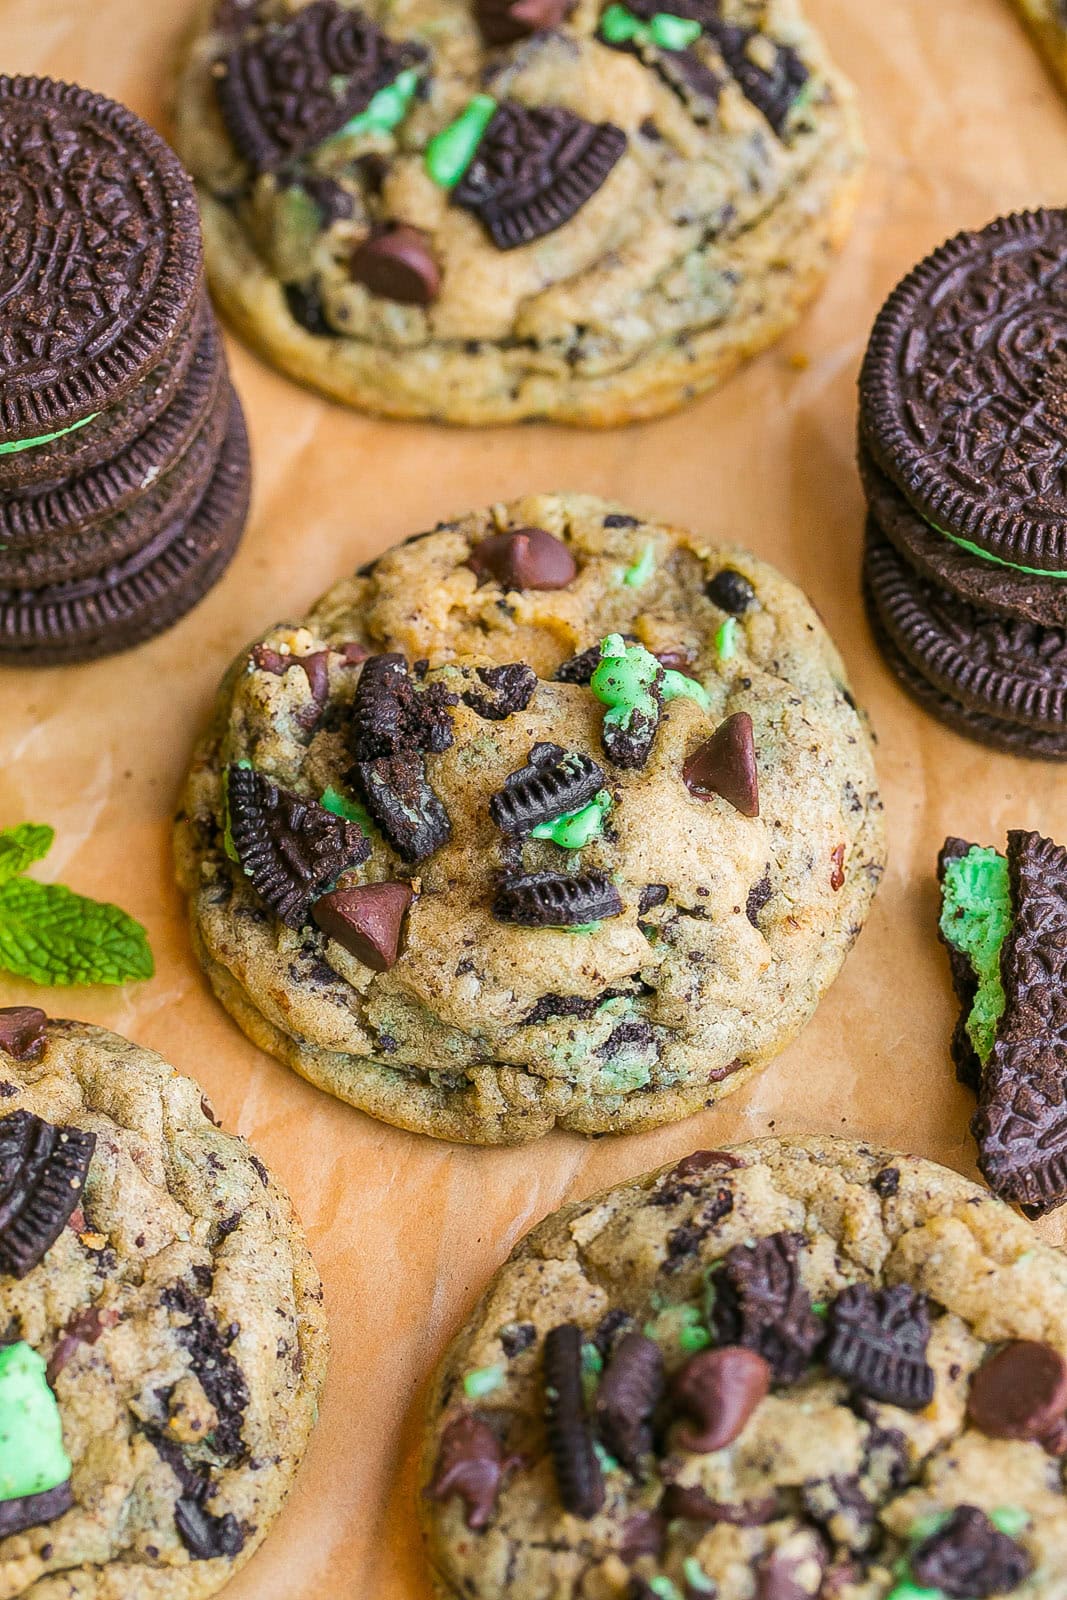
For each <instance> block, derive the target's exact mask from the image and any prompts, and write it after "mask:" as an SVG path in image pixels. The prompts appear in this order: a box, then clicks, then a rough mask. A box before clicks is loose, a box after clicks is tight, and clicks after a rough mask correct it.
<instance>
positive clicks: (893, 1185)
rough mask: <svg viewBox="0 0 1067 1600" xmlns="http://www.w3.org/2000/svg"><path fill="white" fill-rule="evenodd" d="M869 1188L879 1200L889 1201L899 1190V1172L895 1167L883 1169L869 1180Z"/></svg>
mask: <svg viewBox="0 0 1067 1600" xmlns="http://www.w3.org/2000/svg"><path fill="white" fill-rule="evenodd" d="M871 1188H872V1189H873V1190H874V1192H875V1194H876V1195H877V1196H878V1198H879V1199H880V1200H891V1199H892V1198H893V1196H894V1195H895V1194H896V1192H897V1190H898V1189H899V1188H900V1171H899V1169H898V1168H897V1167H883V1168H882V1170H881V1172H876V1173H875V1175H874V1177H873V1178H872V1179H871Z"/></svg>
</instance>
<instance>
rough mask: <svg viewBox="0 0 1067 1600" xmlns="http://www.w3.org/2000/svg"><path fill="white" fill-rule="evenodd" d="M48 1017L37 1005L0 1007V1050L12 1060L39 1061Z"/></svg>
mask: <svg viewBox="0 0 1067 1600" xmlns="http://www.w3.org/2000/svg"><path fill="white" fill-rule="evenodd" d="M47 1024H48V1018H47V1016H46V1015H45V1013H44V1012H43V1011H42V1010H41V1008H40V1007H39V1006H2V1007H0V1050H3V1051H4V1053H5V1054H6V1055H9V1056H10V1057H11V1059H12V1060H13V1061H39V1060H40V1059H41V1056H42V1055H43V1054H44V1047H45V1043H46V1031H45V1030H46V1028H47Z"/></svg>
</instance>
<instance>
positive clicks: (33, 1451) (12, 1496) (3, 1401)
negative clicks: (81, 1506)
mask: <svg viewBox="0 0 1067 1600" xmlns="http://www.w3.org/2000/svg"><path fill="white" fill-rule="evenodd" d="M70 1474H71V1464H70V1458H69V1456H68V1455H67V1452H66V1451H65V1450H64V1448H63V1424H62V1422H61V1421H60V1416H59V1407H58V1406H57V1404H56V1397H55V1395H54V1394H53V1393H52V1391H51V1389H50V1388H49V1387H48V1380H47V1379H46V1377H45V1363H44V1359H43V1357H41V1356H39V1355H38V1354H37V1352H36V1350H32V1349H31V1348H30V1346H29V1345H28V1344H25V1343H23V1342H21V1341H20V1342H19V1343H18V1344H9V1345H8V1346H7V1347H6V1349H3V1350H0V1500H21V1499H22V1498H23V1496H24V1495H30V1494H44V1493H45V1492H46V1491H47V1490H48V1489H57V1488H58V1487H59V1485H60V1484H61V1483H66V1482H67V1479H68V1478H69V1477H70Z"/></svg>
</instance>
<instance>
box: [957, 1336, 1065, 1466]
mask: <svg viewBox="0 0 1067 1600" xmlns="http://www.w3.org/2000/svg"><path fill="white" fill-rule="evenodd" d="M1065 1412H1067V1362H1065V1361H1064V1359H1063V1357H1062V1356H1061V1355H1060V1353H1059V1351H1058V1350H1054V1349H1053V1348H1052V1346H1051V1345H1047V1344H1039V1343H1037V1342H1036V1341H1035V1340H1032V1339H1017V1340H1015V1341H1014V1342H1013V1343H1012V1344H1007V1345H1005V1346H1004V1348H1003V1349H1002V1350H998V1351H997V1353H996V1355H994V1356H991V1357H990V1358H989V1360H988V1361H987V1362H985V1364H984V1365H983V1366H981V1367H979V1368H978V1371H977V1372H976V1373H975V1374H974V1377H973V1378H972V1379H971V1390H970V1395H969V1397H968V1400H967V1415H968V1417H969V1418H970V1420H971V1422H973V1424H974V1426H975V1427H976V1428H979V1429H980V1430H981V1432H982V1433H984V1434H987V1435H988V1437H989V1438H991V1439H1034V1440H1040V1441H1042V1442H1044V1440H1045V1439H1046V1437H1047V1436H1049V1435H1050V1434H1052V1433H1053V1432H1054V1431H1055V1430H1057V1429H1058V1428H1059V1426H1060V1425H1061V1424H1062V1422H1063V1418H1064V1414H1065Z"/></svg>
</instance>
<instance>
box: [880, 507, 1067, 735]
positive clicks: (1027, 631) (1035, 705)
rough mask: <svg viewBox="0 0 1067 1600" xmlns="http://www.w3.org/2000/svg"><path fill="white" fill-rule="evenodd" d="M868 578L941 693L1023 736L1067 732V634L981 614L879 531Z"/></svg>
mask: <svg viewBox="0 0 1067 1600" xmlns="http://www.w3.org/2000/svg"><path fill="white" fill-rule="evenodd" d="M865 572H866V579H867V583H868V586H869V588H870V593H871V600H872V603H873V605H874V607H875V609H876V611H877V613H878V617H879V621H880V622H881V625H882V627H883V628H884V630H885V632H886V633H887V634H888V636H889V638H890V639H891V640H892V642H893V644H894V645H895V646H896V648H897V649H898V650H899V651H900V653H901V654H902V655H903V656H905V657H906V658H907V660H908V661H910V662H911V664H912V666H913V667H914V668H915V669H916V671H917V672H919V673H920V674H921V675H922V677H923V678H924V679H925V680H926V682H927V683H929V684H930V685H931V686H932V687H933V688H935V689H938V690H940V691H941V693H942V694H945V695H948V696H950V697H951V698H952V699H953V700H954V701H956V702H957V703H958V704H959V705H961V706H962V707H963V708H964V709H965V710H968V711H973V712H977V713H979V714H980V715H984V716H989V717H993V718H995V719H996V720H997V721H999V722H1004V723H1008V724H1011V725H1014V726H1017V727H1019V728H1020V730H1027V729H1031V728H1032V729H1036V730H1038V731H1040V732H1048V733H1052V734H1062V733H1063V732H1064V731H1065V730H1067V629H1064V628H1048V627H1044V626H1042V625H1041V624H1040V623H1036V622H1027V621H1024V620H1023V619H1021V618H1018V617H1004V616H996V615H993V614H992V613H989V612H985V611H981V610H979V609H977V608H976V607H975V606H973V605H971V604H970V603H969V602H968V601H966V600H963V599H961V598H959V597H958V596H956V595H952V594H950V593H949V592H948V591H946V590H944V589H940V588H938V587H937V586H936V585H935V584H932V583H931V582H930V581H929V580H928V579H927V578H924V577H921V576H920V575H919V574H917V573H915V572H912V571H911V570H910V569H909V568H908V567H907V566H905V564H904V562H903V561H902V560H901V558H900V556H899V555H898V554H897V552H896V551H895V550H894V549H893V547H892V545H890V544H889V543H888V542H887V541H886V540H885V539H883V538H881V536H880V535H879V533H878V530H877V528H876V527H875V526H873V525H871V526H870V527H869V529H868V534H867V554H866V563H865Z"/></svg>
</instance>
